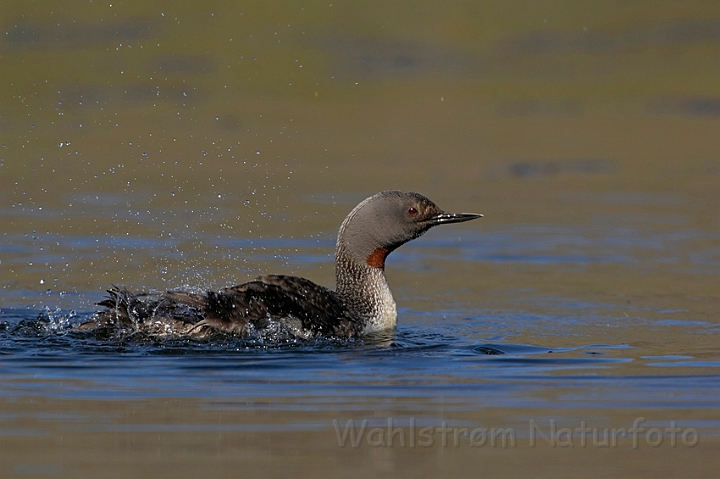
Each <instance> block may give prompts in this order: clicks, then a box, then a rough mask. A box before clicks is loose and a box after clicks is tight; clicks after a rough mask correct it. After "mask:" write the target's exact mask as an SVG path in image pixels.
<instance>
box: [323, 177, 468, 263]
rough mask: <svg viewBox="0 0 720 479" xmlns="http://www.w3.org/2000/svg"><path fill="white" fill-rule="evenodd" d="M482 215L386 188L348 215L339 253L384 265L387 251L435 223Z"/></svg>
mask: <svg viewBox="0 0 720 479" xmlns="http://www.w3.org/2000/svg"><path fill="white" fill-rule="evenodd" d="M481 216H482V215H478V214H474V213H447V212H445V211H443V210H441V209H440V208H438V207H437V205H436V204H435V203H433V202H432V201H430V200H429V199H428V198H426V197H424V196H423V195H421V194H418V193H413V192H403V191H383V192H381V193H378V194H376V195H374V196H371V197H370V198H368V199H366V200H365V201H363V202H362V203H360V204H359V205H357V206H356V207H355V209H353V210H352V211H351V212H350V214H349V215H348V216H347V218H345V221H343V224H342V226H340V233H339V235H338V243H337V253H336V254H340V252H341V251H342V252H343V254H345V255H349V256H350V257H351V258H352V259H353V260H354V261H356V262H358V263H359V264H363V263H365V264H368V265H370V266H373V267H376V268H383V267H384V266H385V258H386V257H387V255H388V254H390V253H391V252H392V251H393V250H395V249H396V248H397V247H399V246H401V245H403V244H404V243H407V242H408V241H410V240H412V239H415V238H417V237H418V236H420V235H422V234H423V233H425V232H426V231H427V230H429V229H430V228H432V227H433V226H437V225H443V224H450V223H460V222H462V221H469V220H473V219H475V218H479V217H481Z"/></svg>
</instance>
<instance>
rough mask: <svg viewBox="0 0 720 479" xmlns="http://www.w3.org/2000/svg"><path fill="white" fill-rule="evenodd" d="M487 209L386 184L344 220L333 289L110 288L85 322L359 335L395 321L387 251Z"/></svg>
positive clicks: (181, 330)
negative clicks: (440, 202) (457, 205)
mask: <svg viewBox="0 0 720 479" xmlns="http://www.w3.org/2000/svg"><path fill="white" fill-rule="evenodd" d="M480 216H482V215H476V214H469V213H460V214H453V213H446V212H444V211H442V210H441V209H440V208H438V207H437V206H436V205H435V204H434V203H433V202H432V201H430V200H429V199H427V198H425V197H424V196H422V195H420V194H417V193H404V192H400V191H384V192H381V193H378V194H376V195H374V196H371V197H370V198H368V199H366V200H365V201H363V202H361V203H360V204H359V205H358V206H356V207H355V208H354V209H353V210H352V211H351V212H350V214H349V215H348V216H347V218H345V221H343V223H342V225H341V227H340V231H339V233H338V240H337V246H336V250H335V276H336V283H337V287H336V290H335V291H332V290H330V289H328V288H325V287H323V286H320V285H318V284H316V283H314V282H312V281H310V280H307V279H304V278H300V277H296V276H283V275H263V276H260V277H258V278H256V279H255V280H253V281H250V282H247V283H244V284H241V285H238V286H233V287H229V288H225V289H222V290H220V291H216V292H215V291H208V292H189V291H167V292H163V293H141V294H133V293H131V292H129V291H127V290H125V289H119V288H113V289H111V290H109V291H108V292H109V293H110V297H109V298H108V299H106V300H105V301H102V302H101V303H99V304H100V305H101V306H104V308H105V309H104V310H103V311H100V312H98V313H96V314H95V315H94V317H93V319H92V320H91V321H89V322H88V323H85V324H84V325H82V326H81V328H82V329H96V328H101V329H104V330H107V329H111V330H117V329H118V328H119V329H129V330H131V331H138V332H141V333H143V334H146V335H148V336H153V337H154V336H168V335H172V336H207V335H208V334H212V333H215V332H221V333H230V334H235V335H239V336H244V337H247V336H253V335H261V336H271V337H273V338H280V337H283V338H284V337H287V338H300V339H308V338H317V337H335V338H348V339H349V338H356V337H360V336H363V335H366V334H370V333H375V332H379V331H384V330H389V329H392V328H394V327H395V325H396V322H397V312H396V306H395V301H394V299H393V297H392V293H391V292H390V287H389V286H388V283H387V280H386V278H385V258H386V257H387V255H388V254H390V253H391V252H392V251H393V250H395V249H396V248H397V247H399V246H401V245H402V244H404V243H406V242H407V241H410V240H412V239H414V238H417V237H418V236H420V235H422V234H423V233H425V231H427V230H428V229H430V228H431V227H433V226H436V225H439V224H446V223H458V222H462V221H468V220H471V219H475V218H478V217H480Z"/></svg>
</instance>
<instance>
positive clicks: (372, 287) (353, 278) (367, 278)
mask: <svg viewBox="0 0 720 479" xmlns="http://www.w3.org/2000/svg"><path fill="white" fill-rule="evenodd" d="M382 259H383V261H382V266H381V267H378V266H379V263H378V262H377V261H375V262H374V264H376V266H372V265H371V264H368V262H367V261H365V262H362V261H360V260H358V258H356V257H355V256H354V255H352V254H350V252H349V251H348V250H347V245H345V244H344V242H342V241H338V245H337V249H336V251H335V279H336V282H337V288H336V291H337V294H338V295H339V296H340V298H341V299H342V300H343V301H344V302H345V304H346V305H347V306H348V307H349V308H350V309H352V310H354V311H356V312H357V313H358V314H359V315H360V316H361V317H362V318H363V319H364V320H365V329H364V333H365V334H367V333H372V332H376V331H382V330H385V329H392V328H394V327H395V325H396V324H397V310H396V306H395V300H393V297H392V293H391V292H390V287H389V286H388V283H387V279H386V278H385V271H384V259H385V258H384V257H383V258H382ZM370 263H373V261H372V260H371V261H370Z"/></svg>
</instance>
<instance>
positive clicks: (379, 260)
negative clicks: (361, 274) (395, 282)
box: [365, 248, 390, 269]
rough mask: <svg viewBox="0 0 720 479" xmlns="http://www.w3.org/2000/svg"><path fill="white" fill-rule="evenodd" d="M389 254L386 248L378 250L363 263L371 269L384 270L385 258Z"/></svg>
mask: <svg viewBox="0 0 720 479" xmlns="http://www.w3.org/2000/svg"><path fill="white" fill-rule="evenodd" d="M389 254H390V250H389V249H387V248H378V249H376V250H375V251H373V252H372V253H370V256H368V257H367V260H365V262H366V263H367V264H368V265H370V266H372V267H373V268H380V269H385V258H387V255H389Z"/></svg>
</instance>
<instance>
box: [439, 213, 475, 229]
mask: <svg viewBox="0 0 720 479" xmlns="http://www.w3.org/2000/svg"><path fill="white" fill-rule="evenodd" d="M480 217H482V215H479V214H476V213H446V212H442V213H440V214H439V215H436V216H433V217H432V218H430V223H431V224H432V225H433V226H436V225H446V224H450V223H462V222H463V221H470V220H474V219H476V218H480Z"/></svg>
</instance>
